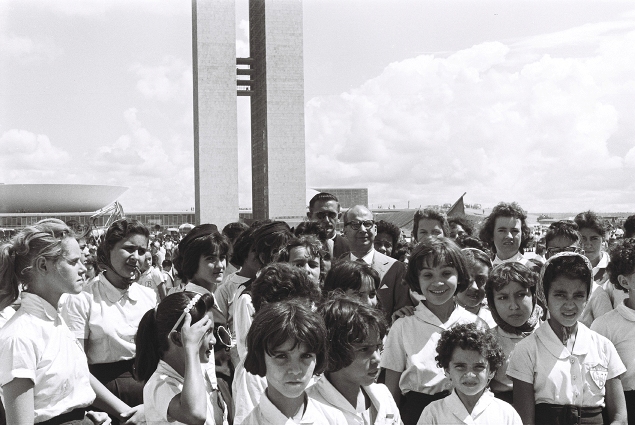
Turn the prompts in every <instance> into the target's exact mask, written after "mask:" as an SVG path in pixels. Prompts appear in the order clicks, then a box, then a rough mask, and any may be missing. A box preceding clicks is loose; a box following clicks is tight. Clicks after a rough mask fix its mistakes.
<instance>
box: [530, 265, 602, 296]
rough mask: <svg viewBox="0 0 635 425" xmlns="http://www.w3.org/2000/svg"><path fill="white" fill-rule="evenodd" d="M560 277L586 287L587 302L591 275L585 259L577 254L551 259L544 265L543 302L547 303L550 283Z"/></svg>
mask: <svg viewBox="0 0 635 425" xmlns="http://www.w3.org/2000/svg"><path fill="white" fill-rule="evenodd" d="M562 276H564V277H566V278H568V279H571V280H581V281H582V282H584V283H585V285H586V297H587V300H588V299H589V296H590V295H591V282H592V281H593V274H592V271H591V269H590V268H589V266H588V265H587V262H586V261H585V258H584V257H582V255H579V254H577V255H564V256H555V257H551V258H550V259H549V260H548V261H547V262H546V263H545V265H544V266H543V272H542V289H543V292H544V296H545V301H548V298H549V289H550V288H551V283H552V282H553V281H554V280H556V279H557V278H559V277H562Z"/></svg>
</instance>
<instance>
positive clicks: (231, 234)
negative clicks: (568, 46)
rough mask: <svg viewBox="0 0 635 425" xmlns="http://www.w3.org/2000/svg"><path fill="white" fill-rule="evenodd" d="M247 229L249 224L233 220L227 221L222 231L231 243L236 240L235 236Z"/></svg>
mask: <svg viewBox="0 0 635 425" xmlns="http://www.w3.org/2000/svg"><path fill="white" fill-rule="evenodd" d="M247 229H249V226H247V225H246V224H245V223H243V222H240V221H234V222H233V223H229V224H227V225H226V226H225V227H223V231H222V233H223V235H225V236H227V239H229V240H230V241H231V243H232V244H233V243H234V242H235V241H236V238H237V237H238V236H239V235H240V234H241V233H242V232H244V231H245V230H247Z"/></svg>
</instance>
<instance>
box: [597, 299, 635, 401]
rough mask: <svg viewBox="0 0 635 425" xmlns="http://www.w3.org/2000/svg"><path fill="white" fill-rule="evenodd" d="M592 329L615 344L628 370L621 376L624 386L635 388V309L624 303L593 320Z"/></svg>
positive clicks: (625, 389)
mask: <svg viewBox="0 0 635 425" xmlns="http://www.w3.org/2000/svg"><path fill="white" fill-rule="evenodd" d="M591 330H593V331H595V332H597V333H599V334H600V335H602V336H605V337H606V338H608V339H609V340H610V341H611V342H612V343H613V345H615V349H616V350H617V353H618V354H619V355H620V359H621V360H622V362H624V365H625V366H626V372H625V373H624V375H622V376H621V377H620V380H621V381H622V387H624V391H633V390H635V310H633V309H630V308H628V307H626V305H625V304H624V303H622V304H620V305H618V306H617V308H616V309H615V310H612V311H610V312H608V313H606V314H605V315H604V316H602V317H599V318H598V319H597V320H596V321H595V322H593V325H591Z"/></svg>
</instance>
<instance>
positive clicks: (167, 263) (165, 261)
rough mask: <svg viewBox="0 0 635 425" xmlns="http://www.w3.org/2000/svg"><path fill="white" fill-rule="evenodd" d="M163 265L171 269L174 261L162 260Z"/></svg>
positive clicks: (164, 267)
mask: <svg viewBox="0 0 635 425" xmlns="http://www.w3.org/2000/svg"><path fill="white" fill-rule="evenodd" d="M161 267H163V269H169V268H171V267H172V261H170V260H163V261H162V262H161Z"/></svg>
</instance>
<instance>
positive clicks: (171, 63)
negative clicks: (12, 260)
mask: <svg viewBox="0 0 635 425" xmlns="http://www.w3.org/2000/svg"><path fill="white" fill-rule="evenodd" d="M236 37H237V39H236V49H237V54H238V55H239V56H246V55H247V54H248V39H247V0H237V34H236ZM191 58H192V51H191V2H190V1H189V0H101V1H98V0H55V1H44V0H39V1H36V0H19V1H18V0H5V1H2V2H0V182H4V183H91V184H116V185H123V186H127V187H129V188H130V189H129V190H128V191H127V192H126V193H125V194H124V195H123V196H122V197H121V198H120V201H121V202H122V204H123V206H124V208H125V209H126V210H127V211H148V210H185V209H190V208H191V207H192V206H193V205H194V189H193V181H194V178H193V147H192V144H193V142H192V140H193V131H192V74H191V73H192V59H191ZM304 66H305V114H306V158H307V184H308V186H309V187H338V186H339V187H368V188H369V196H370V203H371V204H373V205H374V206H377V205H379V204H381V205H384V206H385V205H393V204H394V205H396V206H397V207H405V206H406V205H407V203H408V201H410V205H411V206H419V205H428V204H438V203H445V202H450V203H451V202H454V201H455V200H456V198H458V197H459V196H460V195H461V194H462V193H463V192H467V195H466V197H465V201H466V202H467V203H477V202H478V203H481V204H483V205H484V206H493V205H494V204H496V203H497V202H499V201H502V200H505V201H512V200H514V201H518V202H519V203H520V204H521V205H522V206H524V207H525V208H526V209H527V210H529V211H532V212H547V211H552V212H579V211H581V210H583V209H589V208H590V209H594V210H597V211H605V212H608V211H635V4H633V3H632V2H630V1H608V0H607V1H586V0H578V1H564V0H549V1H537V0H535V1H534V0H532V1H527V0H517V1H513V2H512V1H509V0H497V1H488V0H471V1H456V0H426V1H420V0H392V1H389V0H374V1H373V0H359V1H357V0H338V1H335V0H333V1H326V0H306V1H305V2H304ZM248 110H249V106H248V101H247V99H246V98H239V105H238V112H239V136H240V145H239V155H240V169H241V170H242V172H241V175H240V205H241V207H249V206H250V205H251V184H250V175H249V167H250V165H249V121H248Z"/></svg>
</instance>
